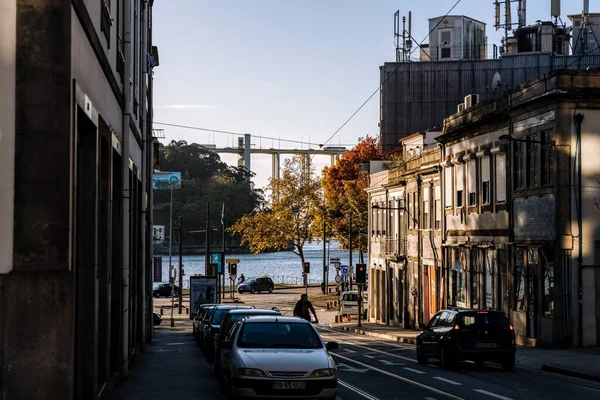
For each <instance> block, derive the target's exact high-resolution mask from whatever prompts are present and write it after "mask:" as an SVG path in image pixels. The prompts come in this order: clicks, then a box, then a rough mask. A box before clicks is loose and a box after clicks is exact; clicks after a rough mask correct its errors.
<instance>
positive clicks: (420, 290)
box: [413, 175, 423, 329]
mask: <svg viewBox="0 0 600 400" xmlns="http://www.w3.org/2000/svg"><path fill="white" fill-rule="evenodd" d="M422 183H423V180H422V177H421V175H419V176H417V207H416V211H415V214H416V216H414V217H413V218H415V219H416V220H417V248H418V249H419V251H418V252H417V271H418V272H417V273H418V280H417V296H418V298H417V312H418V315H415V324H416V328H417V329H420V328H421V326H422V325H423V237H422V232H423V231H422V226H421V225H422V221H421V202H422V201H423V199H422V198H421V197H422V196H421V193H422V189H423V185H422Z"/></svg>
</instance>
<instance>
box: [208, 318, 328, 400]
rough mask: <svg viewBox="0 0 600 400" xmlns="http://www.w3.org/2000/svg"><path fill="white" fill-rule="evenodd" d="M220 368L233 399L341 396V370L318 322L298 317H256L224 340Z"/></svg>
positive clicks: (240, 323)
mask: <svg viewBox="0 0 600 400" xmlns="http://www.w3.org/2000/svg"><path fill="white" fill-rule="evenodd" d="M220 346H221V349H222V353H221V358H220V360H219V361H220V362H219V365H215V369H216V370H215V372H216V375H217V378H218V380H219V383H221V385H223V387H224V389H225V391H226V392H227V394H228V395H229V396H230V397H237V396H243V397H261V398H262V397H276V398H282V397H290V398H324V399H331V400H333V399H335V396H336V390H337V373H336V372H337V371H336V366H335V362H334V361H333V358H332V357H331V355H330V354H329V351H330V350H335V349H337V348H338V344H337V343H336V342H329V343H327V344H325V343H324V342H323V340H322V339H321V336H320V335H319V333H318V332H317V330H316V329H315V328H314V327H313V326H312V324H311V323H310V322H308V321H306V320H304V319H301V318H297V317H281V316H250V317H246V318H243V319H241V320H239V321H237V322H236V324H235V325H234V327H233V328H232V329H231V330H230V331H229V334H228V335H227V336H226V337H225V338H224V340H223V341H222V342H221V344H220Z"/></svg>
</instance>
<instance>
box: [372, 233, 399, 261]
mask: <svg viewBox="0 0 600 400" xmlns="http://www.w3.org/2000/svg"><path fill="white" fill-rule="evenodd" d="M373 245H374V246H373ZM372 249H373V252H374V253H379V254H381V255H385V256H401V255H405V254H406V238H386V237H381V238H374V240H373V242H372Z"/></svg>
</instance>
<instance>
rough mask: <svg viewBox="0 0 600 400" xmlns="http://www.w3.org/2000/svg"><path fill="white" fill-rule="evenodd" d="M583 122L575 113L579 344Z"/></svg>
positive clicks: (580, 323) (580, 324) (580, 328)
mask: <svg viewBox="0 0 600 400" xmlns="http://www.w3.org/2000/svg"><path fill="white" fill-rule="evenodd" d="M582 122H583V114H576V115H575V133H576V135H577V136H576V138H577V148H576V150H575V151H576V157H577V187H576V189H575V190H576V191H577V230H578V232H577V237H578V239H579V240H578V242H579V244H578V249H577V303H578V314H579V318H578V321H577V322H578V326H577V335H578V337H579V345H580V346H582V345H583V288H582V284H581V281H582V279H583V256H582V253H583V221H582V219H583V215H582V214H583V210H582V201H581V195H582V190H581V123H582Z"/></svg>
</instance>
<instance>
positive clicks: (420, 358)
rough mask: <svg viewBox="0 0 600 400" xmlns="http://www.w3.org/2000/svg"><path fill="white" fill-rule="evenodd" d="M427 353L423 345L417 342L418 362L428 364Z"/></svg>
mask: <svg viewBox="0 0 600 400" xmlns="http://www.w3.org/2000/svg"><path fill="white" fill-rule="evenodd" d="M427 361H428V358H427V355H426V354H425V351H423V346H422V345H419V344H417V362H418V363H419V364H421V365H427Z"/></svg>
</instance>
